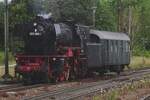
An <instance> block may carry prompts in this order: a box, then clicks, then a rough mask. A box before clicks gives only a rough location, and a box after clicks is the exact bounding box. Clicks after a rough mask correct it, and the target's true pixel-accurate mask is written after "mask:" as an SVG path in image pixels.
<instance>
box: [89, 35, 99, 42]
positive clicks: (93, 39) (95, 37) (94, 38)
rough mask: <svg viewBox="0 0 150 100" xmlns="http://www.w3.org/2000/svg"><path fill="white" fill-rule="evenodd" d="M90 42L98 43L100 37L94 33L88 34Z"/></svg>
mask: <svg viewBox="0 0 150 100" xmlns="http://www.w3.org/2000/svg"><path fill="white" fill-rule="evenodd" d="M90 42H91V43H100V38H99V37H98V36H96V35H94V34H91V35H90Z"/></svg>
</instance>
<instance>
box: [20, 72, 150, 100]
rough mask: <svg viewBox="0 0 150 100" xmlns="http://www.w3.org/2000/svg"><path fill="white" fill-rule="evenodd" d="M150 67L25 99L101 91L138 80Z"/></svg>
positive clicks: (53, 99)
mask: <svg viewBox="0 0 150 100" xmlns="http://www.w3.org/2000/svg"><path fill="white" fill-rule="evenodd" d="M149 74H150V69H143V70H139V71H135V72H132V73H131V72H129V73H128V74H123V75H121V76H118V77H116V78H113V79H110V80H105V81H100V82H93V83H89V84H86V85H85V84H84V85H81V86H79V87H72V88H62V89H59V90H55V91H51V92H47V93H43V94H40V95H37V96H33V97H27V98H24V99H23V100H72V99H75V98H79V97H82V96H85V95H89V94H92V93H96V92H100V91H103V90H107V89H110V88H114V87H118V86H121V85H124V84H128V83H131V82H133V81H138V80H140V79H142V78H143V76H144V75H149Z"/></svg>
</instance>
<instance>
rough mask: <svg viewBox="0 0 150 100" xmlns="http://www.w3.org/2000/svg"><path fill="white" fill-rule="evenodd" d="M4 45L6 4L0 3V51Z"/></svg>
mask: <svg viewBox="0 0 150 100" xmlns="http://www.w3.org/2000/svg"><path fill="white" fill-rule="evenodd" d="M3 44H4V4H3V3H0V49H2V48H3Z"/></svg>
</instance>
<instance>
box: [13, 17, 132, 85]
mask: <svg viewBox="0 0 150 100" xmlns="http://www.w3.org/2000/svg"><path fill="white" fill-rule="evenodd" d="M15 28H16V29H15V37H16V40H15V41H19V42H15V43H16V44H17V45H19V44H20V43H22V44H20V45H21V46H22V45H23V47H22V48H23V51H21V52H16V55H15V57H16V63H17V65H16V68H15V72H16V74H19V76H20V75H21V76H22V79H23V80H24V82H25V83H30V82H47V81H49V80H53V81H55V82H57V81H66V80H70V79H78V78H84V77H85V76H86V75H87V73H90V72H92V71H97V72H100V73H104V72H107V71H114V72H117V73H119V72H121V71H123V69H124V67H125V66H126V65H129V63H130V48H129V42H130V39H129V37H128V36H127V35H126V34H124V33H116V32H106V31H98V30H93V29H90V28H89V27H87V26H83V25H75V24H73V23H71V22H69V21H66V22H61V23H55V22H54V21H53V20H52V18H51V17H48V16H44V15H39V16H37V17H36V18H35V19H34V20H33V21H31V22H27V23H23V24H19V25H16V26H15ZM17 39H22V40H21V41H22V42H20V40H17ZM20 48H21V47H20Z"/></svg>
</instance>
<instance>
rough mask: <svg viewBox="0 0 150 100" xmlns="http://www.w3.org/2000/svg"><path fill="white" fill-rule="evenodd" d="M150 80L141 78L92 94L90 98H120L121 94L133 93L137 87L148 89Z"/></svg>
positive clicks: (100, 99) (99, 99)
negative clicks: (98, 93)
mask: <svg viewBox="0 0 150 100" xmlns="http://www.w3.org/2000/svg"><path fill="white" fill-rule="evenodd" d="M149 88H150V80H149V79H144V78H143V79H142V80H140V81H137V82H133V83H130V84H126V85H124V86H122V87H120V88H117V89H112V90H108V91H106V92H104V93H102V94H100V95H95V96H93V99H92V100H122V99H121V98H120V97H121V96H126V95H130V94H131V93H135V92H136V91H137V90H138V89H149Z"/></svg>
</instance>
